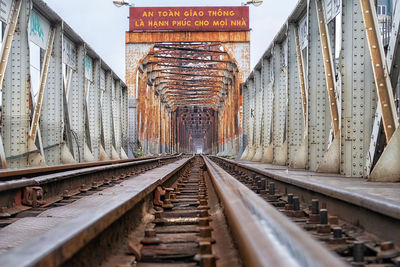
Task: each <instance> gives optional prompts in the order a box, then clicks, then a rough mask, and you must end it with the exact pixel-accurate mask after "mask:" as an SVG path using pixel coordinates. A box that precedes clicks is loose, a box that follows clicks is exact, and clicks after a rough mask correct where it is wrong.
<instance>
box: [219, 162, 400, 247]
mask: <svg viewBox="0 0 400 267" xmlns="http://www.w3.org/2000/svg"><path fill="white" fill-rule="evenodd" d="M212 158H215V159H217V160H220V161H222V162H224V163H227V164H231V165H232V166H235V167H237V168H240V169H242V170H244V171H246V172H250V173H255V174H258V175H261V176H264V177H267V178H268V180H270V181H273V182H274V183H275V187H276V188H277V189H279V190H280V191H282V192H293V193H296V194H298V195H301V196H302V199H304V200H307V201H309V202H311V199H314V198H318V199H320V200H321V201H324V202H326V203H327V206H329V210H330V212H331V213H332V214H334V215H336V216H338V217H339V218H341V219H342V220H344V221H346V222H349V223H351V224H354V225H358V226H360V227H362V228H363V229H364V230H365V231H368V232H370V233H373V234H375V235H376V236H378V237H380V238H382V239H384V240H392V241H393V242H394V243H395V244H400V235H399V233H400V228H399V227H398V225H399V220H400V206H399V205H398V204H397V203H396V202H394V201H393V202H392V201H390V200H387V199H381V198H379V197H375V198H371V197H369V196H367V195H364V194H362V193H357V192H350V191H347V190H343V189H340V188H337V187H334V186H331V185H322V184H319V183H315V182H312V181H305V180H304V179H302V178H301V177H300V178H293V177H287V176H285V175H281V174H278V173H276V172H273V171H271V170H268V169H265V170H260V169H257V168H255V167H251V166H247V165H245V164H243V163H239V162H235V161H233V160H229V159H225V158H221V157H215V156H213V157H212Z"/></svg>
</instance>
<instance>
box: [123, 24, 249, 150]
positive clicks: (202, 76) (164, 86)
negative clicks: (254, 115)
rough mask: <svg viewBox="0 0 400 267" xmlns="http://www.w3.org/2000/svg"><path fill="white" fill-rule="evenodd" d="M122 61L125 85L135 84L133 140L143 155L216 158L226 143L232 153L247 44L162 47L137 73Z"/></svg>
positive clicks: (156, 48) (156, 46)
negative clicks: (178, 153)
mask: <svg viewBox="0 0 400 267" xmlns="http://www.w3.org/2000/svg"><path fill="white" fill-rule="evenodd" d="M238 33H240V32H238ZM128 34H130V33H128ZM151 34H157V33H151ZM178 34H180V33H178ZM193 34H197V33H193ZM199 34H200V33H199ZM211 34H213V33H211ZM141 41H142V42H143V40H141ZM175 41H176V40H175ZM129 42H130V41H129V40H128V39H127V43H129ZM128 47H131V46H129V44H128ZM246 47H247V49H246ZM246 51H247V52H246ZM141 55H143V53H142V54H141ZM236 55H237V56H238V58H234V56H236ZM127 56H128V58H129V57H130V55H129V54H128V55H127ZM132 58H134V59H136V60H137V59H138V55H136V54H133V55H132ZM128 61H129V62H130V63H129V66H130V67H129V68H127V77H128V79H132V80H131V82H129V83H128V84H135V85H134V86H133V89H132V90H131V91H132V95H135V96H136V97H137V112H138V114H137V124H138V127H137V128H138V137H139V141H140V144H141V147H142V148H143V150H144V151H145V153H149V154H151V153H164V152H168V151H182V152H196V151H199V152H206V153H217V152H220V151H221V150H224V148H223V146H222V144H224V143H228V142H229V144H230V147H229V150H230V153H233V154H235V153H237V150H238V147H239V145H238V144H237V143H238V139H239V135H240V129H241V128H240V126H239V122H240V121H241V118H240V117H241V114H240V103H241V95H240V83H241V82H243V81H244V77H245V75H246V71H247V70H248V67H249V64H248V63H249V62H248V61H249V53H248V43H247V42H245V43H244V45H240V44H237V46H236V45H235V44H226V43H222V42H219V41H218V42H206V41H202V42H185V43H177V42H171V43H169V42H165V41H164V42H162V43H156V44H154V45H153V46H152V47H151V48H150V49H149V50H148V52H147V54H146V56H145V57H144V58H143V59H142V60H141V61H140V62H137V65H138V67H137V68H135V67H133V66H134V63H133V61H131V59H129V60H128ZM132 67H133V68H132ZM135 69H137V70H138V71H137V72H136V71H135ZM136 73H137V75H136ZM134 81H137V83H134ZM184 113H187V114H186V115H185V116H183V114H184ZM180 116H183V117H180ZM184 120H188V121H186V122H185V121H184ZM217 124H219V125H221V127H220V128H219V129H217V127H218V126H217ZM210 129H212V131H210Z"/></svg>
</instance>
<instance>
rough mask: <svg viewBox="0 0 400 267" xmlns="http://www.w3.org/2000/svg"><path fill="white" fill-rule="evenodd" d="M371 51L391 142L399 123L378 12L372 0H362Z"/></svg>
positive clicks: (386, 133) (384, 125)
mask: <svg viewBox="0 0 400 267" xmlns="http://www.w3.org/2000/svg"><path fill="white" fill-rule="evenodd" d="M360 3H361V9H362V14H363V18H364V25H365V28H366V35H367V38H368V46H369V51H370V53H371V61H372V70H373V72H374V78H375V86H376V91H377V93H378V98H379V103H380V106H381V110H382V120H383V127H384V130H385V136H386V140H387V142H389V140H390V138H391V137H392V135H393V133H394V132H395V130H396V129H397V127H398V125H399V123H398V118H397V113H396V108H395V106H396V105H395V102H394V98H393V89H392V84H391V82H390V76H389V72H388V69H387V63H386V60H385V52H384V50H383V45H382V40H381V37H380V36H379V32H378V29H379V27H378V25H377V18H376V13H375V12H374V11H373V10H372V9H373V8H374V4H373V2H372V1H370V0H360Z"/></svg>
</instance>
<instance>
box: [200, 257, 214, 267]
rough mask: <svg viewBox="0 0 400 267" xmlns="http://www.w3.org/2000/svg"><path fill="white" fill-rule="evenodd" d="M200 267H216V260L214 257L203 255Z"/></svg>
mask: <svg viewBox="0 0 400 267" xmlns="http://www.w3.org/2000/svg"><path fill="white" fill-rule="evenodd" d="M200 266H201V267H215V266H217V264H216V258H215V256H214V255H210V254H208V255H203V256H201V258H200Z"/></svg>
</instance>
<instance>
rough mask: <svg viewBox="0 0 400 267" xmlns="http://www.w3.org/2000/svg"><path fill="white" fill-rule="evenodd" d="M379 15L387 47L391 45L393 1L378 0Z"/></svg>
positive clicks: (383, 38)
mask: <svg viewBox="0 0 400 267" xmlns="http://www.w3.org/2000/svg"><path fill="white" fill-rule="evenodd" d="M377 14H378V21H379V28H380V29H381V33H382V40H383V45H384V46H387V45H388V44H389V37H390V30H391V25H392V14H393V0H378V1H377Z"/></svg>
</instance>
